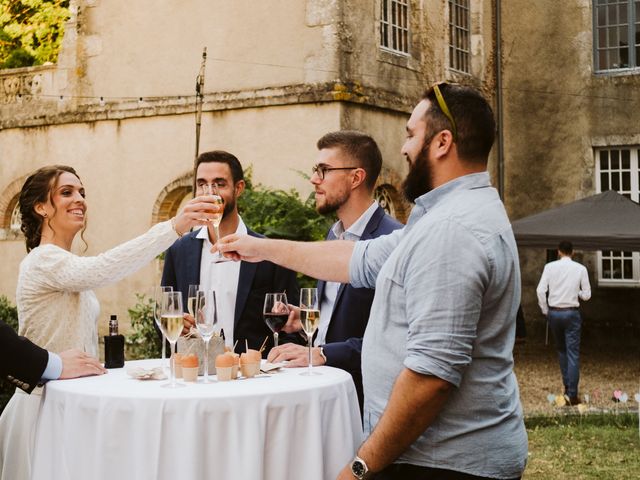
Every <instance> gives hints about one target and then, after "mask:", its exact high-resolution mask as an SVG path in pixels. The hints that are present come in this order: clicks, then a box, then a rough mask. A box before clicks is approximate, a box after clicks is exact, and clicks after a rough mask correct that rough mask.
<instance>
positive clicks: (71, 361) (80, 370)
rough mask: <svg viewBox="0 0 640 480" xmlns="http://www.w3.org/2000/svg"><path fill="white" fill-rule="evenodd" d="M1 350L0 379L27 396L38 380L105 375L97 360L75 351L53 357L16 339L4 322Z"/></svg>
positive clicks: (0, 338) (34, 346) (2, 324)
mask: <svg viewBox="0 0 640 480" xmlns="http://www.w3.org/2000/svg"><path fill="white" fill-rule="evenodd" d="M0 346H1V347H2V348H0V351H1V352H2V355H0V357H1V358H2V361H1V362H0V376H2V377H6V378H8V379H9V380H11V381H12V383H14V384H15V385H17V386H18V387H19V388H21V389H22V390H24V391H25V392H27V393H31V391H32V390H33V389H34V388H35V386H36V385H37V384H38V382H39V381H40V380H49V379H55V378H60V377H61V378H71V376H84V375H93V374H97V373H104V371H105V370H104V368H103V367H102V365H100V363H99V362H98V360H97V359H94V358H92V357H89V356H88V355H87V354H85V353H84V352H80V351H78V350H75V351H67V352H63V353H62V354H60V356H59V355H56V354H55V353H51V352H48V351H47V350H45V349H44V348H42V347H40V346H38V345H36V344H35V343H33V342H31V341H30V340H29V339H27V338H25V337H21V336H19V335H18V334H17V333H16V332H15V330H14V329H13V328H11V327H10V326H9V325H7V324H6V323H4V322H0ZM65 368H66V371H65Z"/></svg>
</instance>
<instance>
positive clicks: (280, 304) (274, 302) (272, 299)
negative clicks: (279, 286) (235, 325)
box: [262, 293, 289, 347]
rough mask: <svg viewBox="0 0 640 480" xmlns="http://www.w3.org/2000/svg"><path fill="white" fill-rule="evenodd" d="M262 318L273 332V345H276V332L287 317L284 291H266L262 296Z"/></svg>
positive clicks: (278, 331)
mask: <svg viewBox="0 0 640 480" xmlns="http://www.w3.org/2000/svg"><path fill="white" fill-rule="evenodd" d="M262 318H263V319H264V322H265V323H266V324H267V327H269V329H270V330H271V331H272V332H273V346H274V347H277V346H278V334H279V333H280V331H281V330H282V328H283V327H284V326H285V325H286V323H287V320H288V319H289V304H288V302H287V295H286V294H285V293H267V294H266V295H265V297H264V307H263V309H262Z"/></svg>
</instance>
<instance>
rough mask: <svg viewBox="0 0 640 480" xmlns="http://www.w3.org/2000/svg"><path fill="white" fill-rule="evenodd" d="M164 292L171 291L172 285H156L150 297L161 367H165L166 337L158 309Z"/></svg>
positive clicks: (160, 306)
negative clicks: (158, 342) (160, 349)
mask: <svg viewBox="0 0 640 480" xmlns="http://www.w3.org/2000/svg"><path fill="white" fill-rule="evenodd" d="M165 292H173V287H163V286H156V287H153V288H152V292H151V299H152V301H153V319H154V320H155V321H156V325H157V326H158V329H159V330H160V333H161V337H162V338H161V341H162V368H163V369H165V368H166V367H167V339H166V337H165V335H164V332H163V331H162V327H161V326H160V311H161V310H162V295H163V293H165Z"/></svg>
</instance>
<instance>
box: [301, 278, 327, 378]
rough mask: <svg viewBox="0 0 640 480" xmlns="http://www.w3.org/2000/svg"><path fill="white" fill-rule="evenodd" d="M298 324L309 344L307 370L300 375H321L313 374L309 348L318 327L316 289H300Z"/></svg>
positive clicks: (318, 315)
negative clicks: (299, 323) (300, 325)
mask: <svg viewBox="0 0 640 480" xmlns="http://www.w3.org/2000/svg"><path fill="white" fill-rule="evenodd" d="M300 322H301V323H302V329H303V330H304V333H305V334H306V335H307V343H308V344H309V369H308V370H307V371H306V372H303V373H301V374H300V375H322V374H321V373H320V372H314V371H313V366H312V361H311V346H312V344H313V335H314V334H315V333H316V330H317V329H318V325H320V306H319V304H318V289H317V288H301V289H300Z"/></svg>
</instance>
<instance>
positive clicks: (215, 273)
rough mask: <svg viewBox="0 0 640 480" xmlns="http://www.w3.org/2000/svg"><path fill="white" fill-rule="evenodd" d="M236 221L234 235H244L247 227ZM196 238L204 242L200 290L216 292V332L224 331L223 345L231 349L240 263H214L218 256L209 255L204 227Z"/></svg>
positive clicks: (214, 254)
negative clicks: (236, 225) (236, 226)
mask: <svg viewBox="0 0 640 480" xmlns="http://www.w3.org/2000/svg"><path fill="white" fill-rule="evenodd" d="M238 220H239V221H238V228H237V229H236V231H235V233H236V234H239V235H244V234H246V233H247V227H246V225H245V224H244V222H243V221H242V218H240V216H238ZM196 238H201V239H203V240H204V241H203V242H202V257H201V259H200V290H203V291H208V290H215V291H216V303H217V307H218V326H217V329H216V330H217V331H219V330H220V329H221V328H222V329H224V338H225V344H226V345H227V346H229V347H233V324H234V322H235V318H234V317H235V310H236V296H237V293H238V279H239V277H240V262H220V263H214V260H215V258H216V257H217V255H218V254H217V253H211V249H212V248H213V244H212V243H211V240H209V232H208V231H207V227H206V226H204V227H202V228H201V229H200V231H199V232H198V235H196Z"/></svg>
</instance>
